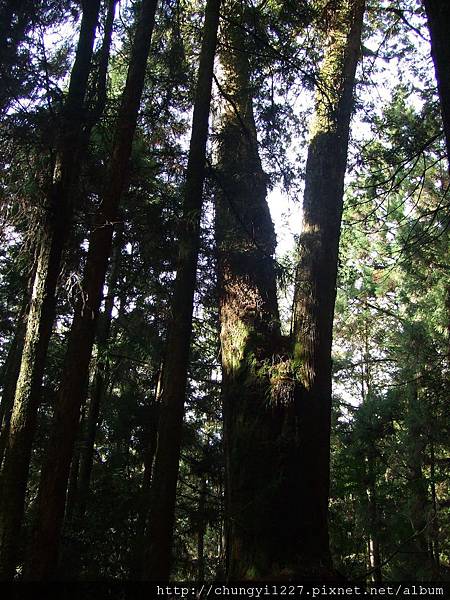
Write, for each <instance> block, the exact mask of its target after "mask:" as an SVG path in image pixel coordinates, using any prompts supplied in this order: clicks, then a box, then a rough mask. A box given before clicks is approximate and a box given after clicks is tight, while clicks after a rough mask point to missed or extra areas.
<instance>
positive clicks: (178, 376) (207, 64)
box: [143, 0, 220, 581]
mask: <svg viewBox="0 0 450 600" xmlns="http://www.w3.org/2000/svg"><path fill="white" fill-rule="evenodd" d="M219 10H220V0H208V2H207V4H206V9H205V21H204V26H203V40H202V47H201V53H200V62H199V68H198V76H197V85H196V93H195V102H194V114H193V120H192V133H191V140H190V146H189V159H188V166H187V171H186V183H185V190H184V199H183V216H182V221H181V232H180V241H179V254H178V265H177V276H176V281H175V290H174V295H173V298H172V304H171V313H172V319H171V323H170V326H169V333H168V340H167V347H166V360H165V363H164V369H163V387H162V393H161V404H160V415H159V425H158V445H157V451H156V456H155V466H154V474H153V481H152V487H151V499H150V516H149V527H148V534H147V540H148V548H147V549H146V552H145V554H146V556H145V558H144V567H143V575H144V578H145V579H152V580H160V581H164V580H167V579H168V578H169V574H170V569H171V562H172V558H171V555H172V538H173V529H174V519H175V500H176V488H177V479H178V467H179V459H180V447H181V434H182V425H183V416H184V401H185V395H186V385H187V375H188V365H189V352H190V341H191V333H192V314H193V303H194V291H195V284H196V272H197V262H198V252H199V245H200V218H201V213H202V206H203V183H204V177H205V162H206V143H207V138H208V122H209V112H210V104H211V89H212V78H213V70H214V56H215V51H216V43H217V31H218V26H219Z"/></svg>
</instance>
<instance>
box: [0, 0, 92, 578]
mask: <svg viewBox="0 0 450 600" xmlns="http://www.w3.org/2000/svg"><path fill="white" fill-rule="evenodd" d="M99 6H100V0H94V1H93V2H85V3H84V4H83V8H84V10H83V17H82V21H81V29H80V36H79V41H78V47H77V53H76V58H75V63H74V66H73V68H72V73H71V78H70V84H69V91H68V94H67V98H66V102H65V104H64V108H63V114H62V124H61V135H60V140H59V148H58V156H57V161H56V166H55V171H54V178H53V184H52V186H51V190H50V193H49V197H48V207H47V208H46V214H45V221H44V224H43V228H42V233H41V239H40V240H39V252H38V258H37V268H36V275H35V280H34V286H33V293H32V297H31V304H30V311H29V315H28V321H27V330H26V335H25V345H24V350H23V354H22V362H21V367H20V373H19V378H18V382H17V387H16V394H15V399H14V407H13V412H12V417H11V425H10V433H9V439H8V449H7V453H6V456H5V461H4V467H3V472H2V489H3V494H2V498H1V504H0V550H1V558H0V580H2V579H11V578H12V577H13V576H14V573H15V567H16V560H17V556H16V554H17V547H18V541H19V533H20V527H21V523H22V518H23V512H24V503H25V493H26V484H27V478H28V469H29V463H30V457H31V447H32V442H33V437H34V431H35V426H36V418H37V410H38V406H39V403H40V398H41V384H42V377H43V373H44V365H45V359H46V355H47V348H48V344H49V340H50V335H51V330H52V325H53V320H54V316H55V303H56V300H55V291H56V285H57V280H58V275H59V270H60V263H61V256H62V251H63V247H64V244H65V241H66V238H67V236H68V233H69V229H70V221H71V214H72V204H73V197H74V187H75V184H76V178H77V175H78V171H79V165H80V161H81V159H82V156H81V154H82V153H81V150H82V141H83V131H82V126H83V123H84V120H85V115H84V111H83V108H84V98H85V95H86V88H87V81H88V76H89V72H90V67H91V58H92V52H93V45H94V39H95V30H96V27H97V20H98V13H99Z"/></svg>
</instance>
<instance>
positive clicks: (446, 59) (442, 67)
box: [423, 0, 450, 168]
mask: <svg viewBox="0 0 450 600" xmlns="http://www.w3.org/2000/svg"><path fill="white" fill-rule="evenodd" d="M423 4H424V6H425V11H426V14H427V19H428V28H429V30H430V36H431V55H432V57H433V63H434V70H435V73H436V81H437V87H438V93H439V99H440V102H441V111H442V120H443V122H444V133H445V142H446V146H447V159H448V161H449V168H450V71H449V68H448V65H449V64H450V46H449V44H448V32H449V31H450V4H449V3H448V0H423Z"/></svg>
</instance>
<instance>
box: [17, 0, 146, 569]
mask: <svg viewBox="0 0 450 600" xmlns="http://www.w3.org/2000/svg"><path fill="white" fill-rule="evenodd" d="M156 5H157V0H143V2H142V7H141V11H140V14H139V18H138V23H137V29H136V33H135V36H134V42H133V49H132V54H131V59H130V64H129V68H128V75H127V81H126V84H125V89H124V92H123V94H122V102H121V107H120V109H119V115H118V118H117V124H116V133H115V140H114V143H113V151H112V157H111V161H110V165H109V169H108V173H107V178H106V183H105V190H104V193H103V197H102V202H101V204H100V206H99V208H98V210H97V213H96V215H95V219H94V225H93V228H92V231H91V235H90V239H89V251H88V256H87V260H86V267H85V270H84V275H83V290H84V292H83V298H82V301H81V300H80V302H79V304H78V306H77V309H76V311H75V315H74V319H73V323H72V327H71V330H70V334H69V342H68V348H67V352H66V357H65V363H64V369H63V375H62V381H61V385H60V389H59V402H58V404H57V407H56V412H55V418H54V422H53V425H52V431H51V434H50V440H49V446H48V452H47V458H46V462H45V465H44V468H43V471H42V475H41V482H40V487H39V497H38V512H37V520H36V525H35V529H34V539H33V548H32V552H31V559H30V563H29V565H28V569H27V571H26V576H27V578H28V579H31V580H41V579H47V578H51V577H52V576H54V573H55V568H56V564H57V558H58V547H59V537H60V531H61V525H62V520H63V515H64V505H65V499H66V488H67V479H68V476H69V469H70V462H71V458H72V453H73V448H74V443H75V439H76V435H77V429H78V427H77V425H78V418H79V412H80V406H81V403H82V400H83V391H84V386H85V382H86V381H87V377H88V371H89V362H90V358H91V353H92V347H93V343H94V338H95V331H96V322H97V317H98V313H99V308H100V304H101V299H102V290H103V284H104V281H105V275H106V270H107V266H108V259H109V255H110V252H111V245H112V236H113V228H114V223H115V222H116V220H117V213H118V206H119V202H120V199H121V196H122V194H123V191H124V189H125V184H126V178H127V174H128V165H129V158H130V155H131V147H132V141H133V137H134V132H135V129H136V122H137V116H138V111H139V106H140V101H141V96H142V90H143V86H144V77H145V71H146V63H147V58H148V54H149V50H150V41H151V35H152V31H153V26H154V20H155V11H156Z"/></svg>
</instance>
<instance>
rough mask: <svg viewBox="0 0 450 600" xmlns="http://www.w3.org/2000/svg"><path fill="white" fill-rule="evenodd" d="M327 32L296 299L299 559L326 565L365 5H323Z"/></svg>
mask: <svg viewBox="0 0 450 600" xmlns="http://www.w3.org/2000/svg"><path fill="white" fill-rule="evenodd" d="M326 10H327V11H328V15H327V17H328V23H329V28H328V31H327V37H326V41H325V55H324V59H323V64H322V68H321V73H320V77H319V82H318V83H319V87H318V91H317V93H316V106H315V118H314V122H313V127H312V131H311V141H310V146H309V151H308V159H307V165H306V177H305V194H304V202H303V229H302V233H301V237H300V243H299V259H298V265H297V274H296V282H295V296H294V338H295V339H294V343H295V348H294V360H295V362H296V364H297V377H296V379H297V384H296V390H295V396H296V405H297V407H296V410H297V421H298V426H297V436H298V440H299V444H298V451H297V468H296V471H297V474H296V477H295V481H297V482H298V483H297V484H296V486H295V488H296V491H297V494H298V506H297V510H298V520H299V523H298V536H299V540H298V541H299V544H298V549H299V558H300V560H301V563H302V564H303V565H305V566H306V565H308V564H309V565H310V566H311V569H312V570H314V569H315V568H317V569H318V571H317V575H318V576H319V575H320V570H321V569H322V567H325V568H328V567H329V566H330V554H329V540H328V524H327V516H328V494H329V468H330V459H329V453H330V422H331V344H332V329H333V313H334V303H335V297H336V276H337V266H338V250H339V237H340V228H341V215H342V206H343V191H344V177H345V171H346V163H347V149H348V140H349V128H350V118H351V113H352V108H353V93H354V83H355V71H356V66H357V63H358V58H359V54H360V45H361V29H362V21H363V13H364V1H363V0H342V1H334V2H330V3H328V5H327V7H326Z"/></svg>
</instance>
